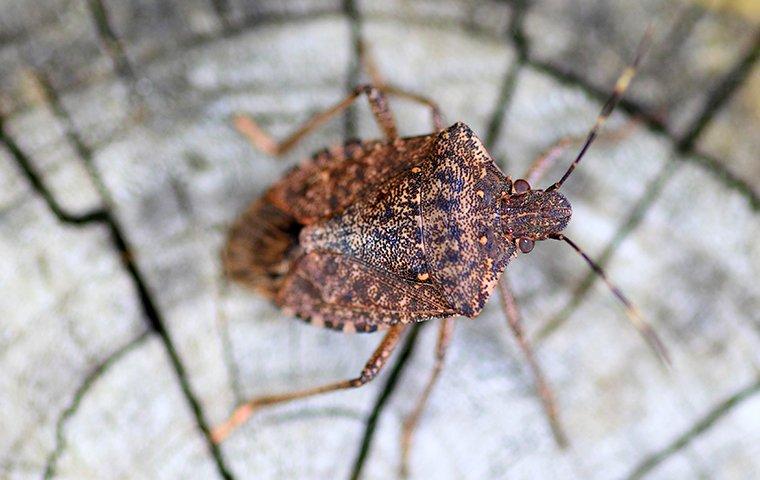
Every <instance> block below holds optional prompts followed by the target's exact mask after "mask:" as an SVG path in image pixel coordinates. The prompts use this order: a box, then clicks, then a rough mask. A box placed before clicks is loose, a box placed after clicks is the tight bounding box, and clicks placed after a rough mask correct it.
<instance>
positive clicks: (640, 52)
mask: <svg viewBox="0 0 760 480" xmlns="http://www.w3.org/2000/svg"><path fill="white" fill-rule="evenodd" d="M651 39H652V25H651V24H650V25H649V27H648V28H647V31H646V33H644V37H643V38H642V39H641V42H639V46H638V48H637V49H636V56H635V57H634V59H633V62H631V63H630V64H629V65H628V66H627V67H625V70H623V73H621V74H620V77H618V79H617V82H615V88H614V90H613V91H612V95H610V98H609V99H607V102H606V103H605V104H604V106H603V107H602V111H601V112H599V115H597V117H596V121H595V122H594V126H593V127H591V130H590V131H589V133H588V136H587V137H586V141H585V142H583V146H582V147H581V151H580V152H578V156H577V157H575V160H573V163H571V164H570V167H568V169H567V171H566V172H565V174H564V175H562V178H560V179H559V181H558V182H557V183H555V184H554V185H551V186H550V187H549V188H547V189H546V191H551V190H557V189H559V188H560V187H562V184H563V183H565V180H567V178H568V177H569V176H570V174H571V173H573V170H575V167H577V166H578V164H579V163H580V161H581V159H583V156H584V155H585V154H586V151H587V150H588V148H589V147H590V146H591V144H592V143H593V142H594V139H595V138H596V136H597V134H598V133H599V129H600V128H601V127H602V125H604V122H605V121H606V120H607V118H609V116H610V114H612V111H613V110H614V109H615V106H616V105H617V104H618V102H619V101H620V99H621V98H622V97H623V94H624V93H625V91H626V90H627V89H628V85H629V84H630V83H631V80H632V79H633V76H634V75H636V70H637V69H638V66H639V62H641V58H642V57H643V56H644V53H646V51H647V49H648V48H649V43H650V41H651Z"/></svg>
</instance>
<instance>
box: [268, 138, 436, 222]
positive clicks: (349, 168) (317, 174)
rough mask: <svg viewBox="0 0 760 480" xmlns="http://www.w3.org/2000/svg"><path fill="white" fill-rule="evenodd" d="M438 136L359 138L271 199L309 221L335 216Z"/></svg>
mask: <svg viewBox="0 0 760 480" xmlns="http://www.w3.org/2000/svg"><path fill="white" fill-rule="evenodd" d="M435 138H436V135H435V134H431V135H424V136H419V137H408V138H402V139H397V140H395V141H394V142H385V141H367V142H359V141H354V142H348V143H346V144H344V145H341V146H339V147H333V148H331V149H329V150H323V151H322V152H320V153H317V154H316V155H314V156H313V157H312V158H310V159H308V160H307V161H305V162H304V163H303V164H302V165H299V166H298V167H296V168H294V169H293V170H291V171H290V172H289V173H287V174H286V175H285V177H284V178H283V179H282V180H280V181H279V182H277V183H276V184H274V185H273V186H272V188H270V189H269V191H268V192H267V194H266V195H267V198H268V200H269V201H270V202H271V203H272V204H273V205H275V206H277V207H278V208H280V209H281V210H283V211H284V212H287V213H288V214H289V215H292V216H293V217H294V218H296V219H297V220H298V221H299V222H300V223H301V224H303V225H309V224H312V223H314V222H315V221H317V220H319V219H324V218H329V217H331V216H333V215H334V214H335V213H338V212H341V211H343V209H345V208H346V207H347V206H348V205H351V204H352V203H353V202H354V200H355V199H356V198H359V197H360V196H361V194H362V192H364V191H366V190H368V189H370V188H372V187H374V186H375V185H377V184H378V183H380V182H383V181H386V180H387V179H388V178H389V177H391V176H393V175H394V172H396V171H398V170H399V169H401V168H408V167H409V166H410V165H413V164H414V163H415V162H419V161H421V160H423V159H425V158H426V157H427V156H428V153H429V151H430V149H431V147H432V145H433V143H434V141H435Z"/></svg>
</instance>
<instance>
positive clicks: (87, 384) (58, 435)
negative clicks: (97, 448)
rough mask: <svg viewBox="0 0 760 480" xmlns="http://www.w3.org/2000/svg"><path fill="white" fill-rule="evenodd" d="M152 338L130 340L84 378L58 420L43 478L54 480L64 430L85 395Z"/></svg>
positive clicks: (63, 444)
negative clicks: (53, 442) (121, 360)
mask: <svg viewBox="0 0 760 480" xmlns="http://www.w3.org/2000/svg"><path fill="white" fill-rule="evenodd" d="M149 336H150V332H149V331H145V332H143V333H141V334H140V335H139V336H137V337H135V338H134V339H132V340H130V341H129V342H128V343H126V344H125V345H123V346H122V347H120V348H119V349H117V350H116V351H114V352H113V353H112V354H111V355H110V356H108V358H106V359H105V360H103V361H102V362H100V363H99V364H98V365H96V366H95V367H94V368H93V369H92V370H91V371H90V373H89V374H87V375H86V376H85V378H84V381H83V382H82V383H81V385H79V387H78V388H77V389H76V391H75V392H74V396H73V397H72V399H71V403H69V406H68V407H66V408H65V409H64V410H63V412H61V414H60V416H59V417H58V420H57V421H56V423H55V448H54V449H53V451H52V452H51V453H50V455H48V458H47V461H46V462H45V470H44V474H43V477H44V478H45V479H50V478H53V477H54V476H55V474H56V467H57V464H58V459H59V458H60V456H61V455H62V454H63V452H64V450H65V449H66V438H65V437H64V435H63V429H64V427H65V426H66V422H67V421H68V420H69V418H71V417H72V416H73V415H74V414H75V413H76V412H77V410H78V409H79V405H80V404H81V403H82V400H83V399H84V396H85V394H86V393H87V392H88V391H89V390H90V388H92V386H93V385H94V384H95V382H97V381H98V379H100V378H101V377H102V376H103V375H104V374H105V373H106V372H107V371H108V370H109V369H110V367H111V366H113V365H114V364H115V363H117V362H118V360H119V359H121V358H122V357H124V355H126V354H127V353H128V352H130V351H132V350H133V349H134V348H136V347H137V346H139V345H140V344H142V343H143V342H144V341H145V340H146V339H147V338H148V337H149Z"/></svg>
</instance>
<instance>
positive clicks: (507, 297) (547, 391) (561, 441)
mask: <svg viewBox="0 0 760 480" xmlns="http://www.w3.org/2000/svg"><path fill="white" fill-rule="evenodd" d="M499 294H500V295H499V297H500V298H501V306H502V308H503V310H504V315H505V316H506V317H507V322H508V323H509V327H510V328H511V329H512V333H513V334H514V336H515V339H516V340H517V344H518V345H519V347H520V350H522V352H523V355H524V356H525V359H526V360H527V362H528V365H529V367H530V369H531V371H532V373H533V378H534V381H535V383H536V390H537V391H538V396H539V397H540V398H541V404H542V405H543V407H544V411H545V412H546V416H547V418H548V419H549V426H550V427H551V429H552V434H554V440H555V441H556V442H557V445H559V446H560V447H561V448H564V447H565V446H567V435H565V432H564V430H563V429H562V425H561V423H560V420H559V411H558V409H557V402H556V400H555V396H554V392H553V391H552V389H551V387H550V386H549V384H548V382H547V381H546V377H545V376H544V373H543V370H542V369H541V366H540V365H539V363H538V360H536V357H535V354H534V353H533V347H532V346H531V344H530V342H529V341H528V338H527V337H526V336H525V331H524V330H523V327H522V320H521V319H520V311H519V310H518V308H517V302H516V301H515V297H514V295H512V289H511V288H510V286H509V283H508V280H507V276H506V274H504V275H502V277H501V279H499Z"/></svg>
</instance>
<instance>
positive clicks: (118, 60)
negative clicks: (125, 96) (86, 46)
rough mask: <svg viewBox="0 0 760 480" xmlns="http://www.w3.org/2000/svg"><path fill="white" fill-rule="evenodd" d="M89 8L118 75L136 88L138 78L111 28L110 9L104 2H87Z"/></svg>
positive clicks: (100, 0)
mask: <svg viewBox="0 0 760 480" xmlns="http://www.w3.org/2000/svg"><path fill="white" fill-rule="evenodd" d="M87 6H88V8H89V10H90V14H91V15H92V20H93V22H94V24H95V30H96V31H97V33H98V37H99V38H100V41H101V43H102V45H103V48H104V49H105V51H106V54H107V55H108V57H109V58H110V59H111V62H112V63H113V66H114V70H115V71H116V74H117V75H119V76H120V77H121V78H122V79H123V80H125V81H126V82H127V83H128V84H129V85H130V88H132V86H134V84H135V82H136V80H137V76H136V75H135V71H134V68H132V64H131V63H130V61H129V58H128V57H127V54H126V52H125V51H124V46H123V45H122V43H121V40H120V39H119V38H118V37H117V36H116V33H115V32H114V30H113V28H112V27H111V21H110V18H109V14H108V9H107V7H106V5H105V3H104V2H103V0H87Z"/></svg>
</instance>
